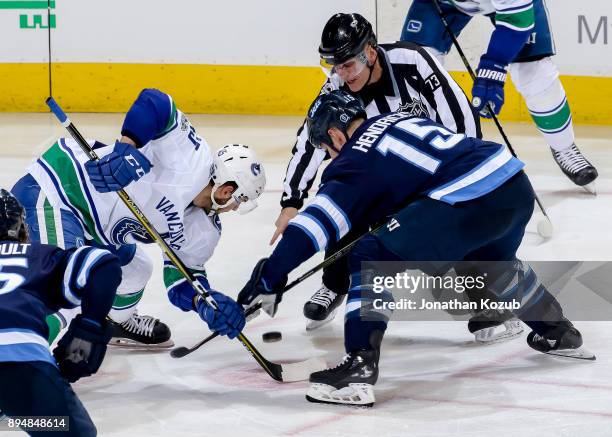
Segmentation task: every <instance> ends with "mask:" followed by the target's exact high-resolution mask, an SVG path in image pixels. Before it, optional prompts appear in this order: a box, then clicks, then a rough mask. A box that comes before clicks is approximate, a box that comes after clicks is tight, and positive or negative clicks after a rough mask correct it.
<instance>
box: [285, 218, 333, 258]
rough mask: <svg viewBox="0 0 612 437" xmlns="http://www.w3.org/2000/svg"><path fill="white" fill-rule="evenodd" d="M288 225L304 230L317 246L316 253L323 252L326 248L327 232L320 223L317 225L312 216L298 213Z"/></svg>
mask: <svg viewBox="0 0 612 437" xmlns="http://www.w3.org/2000/svg"><path fill="white" fill-rule="evenodd" d="M289 225H297V226H298V227H300V228H301V229H302V230H304V231H305V232H306V233H307V234H308V235H309V236H310V237H311V238H312V239H313V242H314V243H315V245H316V246H317V251H320V250H323V249H325V248H326V247H327V243H328V241H329V238H328V236H327V232H326V231H325V228H324V227H323V225H322V224H321V223H319V222H318V221H317V220H316V219H315V218H314V217H313V216H311V215H309V214H305V213H303V212H302V213H300V214H298V215H297V216H295V218H293V219H291V221H290V222H289Z"/></svg>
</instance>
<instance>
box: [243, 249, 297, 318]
mask: <svg viewBox="0 0 612 437" xmlns="http://www.w3.org/2000/svg"><path fill="white" fill-rule="evenodd" d="M267 260H268V259H267V258H263V259H260V260H259V262H258V263H257V264H256V265H255V268H254V269H253V273H251V279H249V282H247V283H246V285H245V286H244V287H243V288H242V290H240V293H239V294H238V303H239V304H241V305H245V306H246V307H247V308H248V307H251V306H253V305H256V304H257V303H259V302H261V307H262V309H263V310H264V311H265V312H266V313H268V314H269V315H270V317H274V315H275V314H276V310H277V309H278V304H279V303H280V301H281V300H282V298H283V290H284V289H285V285H286V284H287V278H286V277H285V278H284V280H283V281H281V282H280V283H278V284H274V286H271V285H270V284H267V283H266V281H265V279H264V278H263V277H262V272H263V269H264V266H265V265H266V261H267Z"/></svg>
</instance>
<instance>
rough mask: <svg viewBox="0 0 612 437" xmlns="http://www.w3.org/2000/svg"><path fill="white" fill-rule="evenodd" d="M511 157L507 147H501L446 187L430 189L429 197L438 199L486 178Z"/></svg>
mask: <svg viewBox="0 0 612 437" xmlns="http://www.w3.org/2000/svg"><path fill="white" fill-rule="evenodd" d="M511 159H512V155H511V154H510V152H509V151H508V149H506V148H505V147H502V148H501V149H500V151H499V152H497V153H496V154H495V155H493V156H492V157H491V158H489V159H488V160H487V161H485V162H484V163H482V164H481V165H480V166H479V167H477V168H476V170H474V171H472V172H470V173H468V174H467V175H465V176H463V177H462V178H460V179H459V180H457V181H455V182H453V183H451V184H450V185H447V186H446V187H443V188H441V189H438V190H435V191H432V192H431V193H430V194H429V197H431V198H432V199H436V200H440V199H441V198H442V197H444V196H446V195H448V194H450V193H453V192H455V191H458V190H460V189H462V188H465V187H467V186H468V185H471V184H474V183H476V182H478V181H480V180H482V179H484V178H486V177H487V176H488V175H490V174H491V173H493V172H494V171H495V170H497V169H499V168H501V167H503V165H504V164H506V163H507V162H508V161H510V160H511Z"/></svg>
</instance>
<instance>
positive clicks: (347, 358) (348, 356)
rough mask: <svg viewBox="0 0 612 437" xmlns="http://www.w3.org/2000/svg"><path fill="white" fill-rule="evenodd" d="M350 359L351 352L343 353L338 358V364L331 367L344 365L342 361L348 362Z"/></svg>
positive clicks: (335, 367)
mask: <svg viewBox="0 0 612 437" xmlns="http://www.w3.org/2000/svg"><path fill="white" fill-rule="evenodd" d="M350 359H351V354H345V355H344V356H343V357H342V359H341V360H340V362H339V363H338V364H336V365H335V366H334V367H332V369H337V368H339V367H342V366H343V365H344V363H346V362H348V360H350Z"/></svg>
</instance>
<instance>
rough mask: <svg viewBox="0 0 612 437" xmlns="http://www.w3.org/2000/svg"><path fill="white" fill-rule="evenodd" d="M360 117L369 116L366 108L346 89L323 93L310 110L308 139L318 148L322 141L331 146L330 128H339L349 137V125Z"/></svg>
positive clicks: (307, 121)
mask: <svg viewBox="0 0 612 437" xmlns="http://www.w3.org/2000/svg"><path fill="white" fill-rule="evenodd" d="M358 118H364V119H365V118H368V117H367V115H366V112H365V109H364V108H363V105H362V104H361V102H360V101H359V100H357V99H356V98H355V97H353V96H351V95H350V94H349V93H347V92H346V91H342V90H334V91H331V92H330V93H329V94H321V95H320V96H319V97H317V99H316V100H315V101H314V102H313V103H312V105H310V109H309V110H308V119H307V120H306V126H307V127H308V141H310V143H311V144H312V145H313V146H315V147H317V148H321V147H322V146H321V143H325V144H327V145H330V146H331V145H332V144H333V141H332V139H331V137H330V136H329V134H328V133H327V131H328V129H330V128H332V127H335V128H338V129H340V130H341V131H342V132H343V133H344V135H345V136H346V137H347V138H348V135H347V132H346V130H347V127H348V125H349V124H351V122H352V121H353V120H355V119H358Z"/></svg>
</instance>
